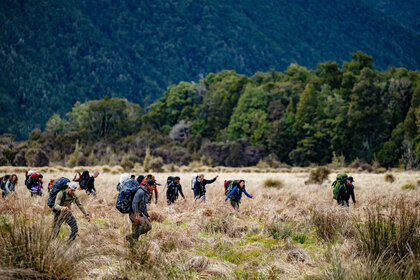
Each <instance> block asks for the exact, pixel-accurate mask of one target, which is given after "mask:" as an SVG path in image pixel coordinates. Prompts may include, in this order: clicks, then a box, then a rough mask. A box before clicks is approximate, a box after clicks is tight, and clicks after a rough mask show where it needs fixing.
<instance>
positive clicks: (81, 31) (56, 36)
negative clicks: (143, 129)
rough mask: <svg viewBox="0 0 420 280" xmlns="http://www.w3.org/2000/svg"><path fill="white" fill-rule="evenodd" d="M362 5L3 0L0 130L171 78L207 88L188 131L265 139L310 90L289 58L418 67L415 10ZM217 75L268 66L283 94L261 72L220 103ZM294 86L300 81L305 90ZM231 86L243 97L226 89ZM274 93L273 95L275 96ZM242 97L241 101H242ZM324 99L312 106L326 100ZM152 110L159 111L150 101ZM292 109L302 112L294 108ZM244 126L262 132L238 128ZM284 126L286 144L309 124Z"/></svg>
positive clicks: (139, 98)
mask: <svg viewBox="0 0 420 280" xmlns="http://www.w3.org/2000/svg"><path fill="white" fill-rule="evenodd" d="M368 2H369V3H368ZM370 2H372V1H368V0H366V2H365V1H362V0H343V1H334V2H332V1H326V0H321V1H320V0H309V1H308V0H305V1H285V0H280V1H270V0H260V1H250V0H241V1H219V2H218V3H217V4H216V3H215V2H214V1H208V0H198V1H197V0H180V1H161V0H153V1H151V0H148V1H131V0H130V1H128V0H116V1H86V0H78V1H74V0H66V1H63V0H55V1H51V0H42V1H33V0H22V1H15V0H3V1H1V2H0V18H1V20H0V25H1V28H0V34H1V35H0V48H1V52H0V67H1V69H0V71H1V75H0V97H1V98H0V105H1V108H2V113H1V114H0V134H2V133H13V134H15V135H16V136H17V139H20V140H22V139H26V138H27V136H28V135H29V133H30V132H31V131H32V130H33V129H34V128H41V129H44V128H45V123H46V121H47V120H48V119H49V118H50V117H51V116H52V115H53V114H54V113H59V114H61V115H64V114H65V113H67V112H70V111H72V107H73V105H74V104H75V103H76V102H77V101H79V102H81V103H85V102H87V101H89V100H95V99H102V98H104V97H105V96H108V97H110V98H112V97H120V98H126V99H127V100H128V101H130V102H133V103H136V104H139V105H140V106H141V107H143V108H146V107H147V106H148V105H150V104H151V103H153V102H154V101H155V100H157V99H158V98H160V97H161V96H162V93H163V92H165V90H166V89H167V88H168V87H169V86H171V85H173V84H178V83H179V82H180V81H198V80H199V79H200V75H202V76H207V78H206V79H205V81H204V83H207V84H204V85H201V86H202V88H203V89H204V88H206V89H207V90H208V91H209V94H211V95H212V96H208V95H203V96H200V98H203V100H201V101H200V102H201V103H199V104H200V106H205V108H204V109H202V108H201V109H200V108H198V105H196V107H194V110H198V111H197V112H201V113H202V114H208V116H209V118H201V121H202V122H203V123H201V124H197V123H195V122H194V123H193V124H192V128H191V129H192V131H194V132H196V133H199V134H200V135H203V137H210V138H211V139H213V140H217V139H222V138H224V137H227V138H228V139H234V138H237V137H239V136H240V137H248V138H249V139H250V141H251V142H252V143H253V144H255V143H260V142H261V141H268V140H267V137H265V136H264V135H263V130H264V129H263V128H264V125H266V123H267V122H269V123H272V122H277V123H279V125H280V126H283V125H284V126H287V124H288V122H293V118H292V117H291V115H290V114H286V115H287V116H288V118H289V119H287V120H284V119H282V116H283V115H284V113H285V112H286V111H287V110H289V111H288V112H292V111H293V110H296V108H295V107H296V106H297V105H298V104H297V102H298V100H297V99H298V98H297V96H298V94H300V93H301V91H302V90H303V89H305V96H306V97H307V98H308V100H307V101H305V102H311V100H312V97H311V96H312V95H313V91H316V92H318V91H319V88H318V85H317V84H314V85H310V86H308V87H306V84H307V82H308V81H306V80H304V77H293V75H289V74H288V73H290V72H292V71H295V70H294V69H293V67H292V68H290V67H289V65H290V64H292V63H297V64H299V65H302V66H305V67H307V68H308V69H318V70H317V71H321V72H322V71H324V72H325V71H327V72H328V71H334V69H333V68H334V66H330V65H328V66H325V67H327V68H328V69H324V70H322V69H319V67H318V68H317V63H318V62H320V61H327V60H333V61H337V62H338V63H339V64H340V65H341V64H342V62H343V61H345V60H348V54H349V53H350V52H352V51H357V50H361V51H363V52H364V53H367V54H369V55H372V56H374V57H375V62H374V66H375V68H376V69H378V70H386V69H387V68H388V67H390V66H394V67H405V68H408V69H411V70H417V69H419V65H420V51H419V46H420V35H419V33H418V28H417V27H418V23H419V19H418V12H416V11H418V7H419V5H418V3H416V1H402V2H403V3H404V4H401V5H399V6H398V7H400V8H399V9H396V10H397V11H398V13H392V11H393V10H394V9H393V8H387V7H389V5H388V6H387V5H379V4H378V5H373V4H371V3H370ZM379 2H381V3H385V4H386V3H391V4H392V3H393V4H395V3H397V1H393V0H387V1H379ZM398 3H399V2H398ZM395 5H396V4H395ZM383 7H385V8H386V9H385V8H383ZM392 7H394V6H392ZM402 11H406V12H404V13H402ZM402 15H403V16H402ZM287 67H289V68H288V69H287V70H286V68H287ZM331 67H333V68H331ZM346 67H347V66H344V68H343V69H345V70H346V69H347V68H346ZM330 68H331V69H330ZM223 69H232V70H234V71H235V72H237V73H241V74H244V75H248V76H250V75H253V74H254V73H256V72H257V71H262V72H267V71H269V70H270V69H277V70H280V71H285V72H284V74H282V75H281V76H282V77H279V78H278V79H279V81H282V86H281V87H282V88H281V89H278V88H277V84H276V83H278V82H279V81H273V85H272V87H273V88H270V87H271V86H269V85H266V84H265V83H263V84H260V83H259V79H260V78H261V77H259V75H260V74H256V76H255V77H253V78H251V81H252V82H251V83H252V85H251V86H250V85H247V83H248V82H247V78H246V77H243V76H240V75H237V76H232V75H231V76H228V77H225V78H223V79H229V80H230V81H231V82H230V83H232V85H233V86H232V87H233V90H232V91H231V93H232V94H233V96H231V97H225V96H224V95H223V93H222V92H220V88H218V89H217V90H219V91H216V90H212V87H214V88H217V84H218V83H219V84H220V83H224V80H223V79H222V78H220V77H218V75H221V74H220V73H219V74H215V76H216V77H213V76H212V75H210V76H208V74H209V73H218V72H220V71H222V70H223ZM299 71H300V70H299ZM352 71H353V70H352ZM352 71H350V72H351V73H352V74H343V77H339V78H338V77H335V76H334V77H332V78H334V79H336V80H335V81H329V82H328V83H327V84H328V86H329V88H326V87H325V88H324V89H323V91H322V92H323V94H326V95H328V92H329V91H332V92H333V91H334V90H336V89H337V87H338V86H340V85H341V84H337V83H339V82H340V83H341V79H342V80H343V82H344V83H349V84H348V85H347V88H348V89H350V88H351V89H352V90H353V88H352V87H351V85H352V83H353V82H357V81H356V80H353V79H354V76H353V75H357V76H358V75H359V74H360V73H357V72H355V73H354V74H353V72H352ZM308 73H309V71H308ZM223 75H224V74H223ZM261 75H262V74H261ZM301 75H303V76H305V75H306V77H307V76H308V75H309V74H307V73H306V72H305V73H303V72H302V73H301ZM320 75H321V76H322V75H324V74H322V73H320ZM325 75H327V76H328V75H329V74H325ZM363 75H365V77H366V78H367V79H374V80H375V79H377V78H378V77H372V73H363ZM263 76H264V75H263ZM212 77H213V78H212ZM329 78H331V77H325V78H322V79H327V80H328V79H329ZM211 79H220V81H217V80H214V81H212V80H211ZM261 79H267V78H261ZM302 85H305V87H304V88H303V89H302ZM191 86H192V85H191V83H187V84H182V85H178V86H175V87H172V88H171V89H170V91H177V90H178V87H182V88H183V89H184V90H185V94H187V95H188V94H189V93H188V92H191V90H189V89H188V87H191ZM194 86H196V85H194ZM204 86H205V87H204ZM236 86H237V87H238V88H240V89H241V91H235V87H236ZM360 86H362V85H360ZM364 86H368V85H364ZM267 87H268V88H267ZM374 87H375V86H374V85H372V86H371V87H370V89H369V90H373V89H374ZM194 90H196V89H194ZM227 90H228V91H229V90H230V89H227ZM276 90H278V91H279V92H281V94H280V93H274V91H276ZM263 92H270V94H269V95H268V96H264V98H263V99H261V100H259V101H260V103H259V104H258V105H257V104H255V106H253V105H251V103H253V98H254V97H252V96H253V95H254V94H255V95H259V96H261V95H262V93H263ZM242 94H244V95H243V96H244V97H242V98H241V99H239V97H240V96H242ZM354 94H360V95H363V89H360V92H359V91H358V92H351V91H350V90H349V91H348V92H343V93H342V96H343V98H344V102H345V104H346V105H348V104H350V108H351V110H350V111H352V112H353V111H354V109H353V108H356V107H355V106H356V105H360V104H356V103H357V101H356V100H352V98H351V95H354ZM278 95H281V97H280V96H278ZM278 97H279V98H280V99H277V98H278ZM306 97H305V98H306ZM194 98H196V97H195V96H194V97H191V96H190V97H189V99H188V100H187V101H186V102H196V100H195V99H194ZM213 98H216V101H212V99H213ZM190 99H191V100H190ZM193 99H194V100H193ZM273 100H275V101H273ZM175 101H176V100H174V102H175ZM171 102H172V101H171ZM217 102H219V103H220V104H223V106H225V107H224V108H228V107H232V106H233V105H236V103H237V102H238V106H239V107H238V109H237V110H235V111H233V112H230V111H229V112H226V110H222V109H220V108H216V107H217V104H219V103H217ZM273 102H275V103H273ZM320 102H321V101H320ZM322 102H324V101H322ZM322 102H321V103H319V104H320V105H324V104H323V103H322ZM337 102H341V101H337ZM267 104H268V106H269V108H278V106H280V107H281V108H283V107H284V111H285V112H283V111H282V110H283V109H279V110H280V111H279V112H275V113H274V112H271V111H270V112H264V110H265V109H264V108H263V107H264V106H265V105H267ZM289 104H293V106H292V105H290V106H289ZM319 104H318V105H319ZM352 104H353V105H352ZM318 105H317V106H315V105H314V107H313V109H314V110H315V111H319V110H320V109H319V106H318ZM299 106H300V105H299ZM299 106H298V107H299ZM234 107H235V106H234ZM154 108H155V109H156V110H160V109H159V106H158V104H156V105H154ZM406 109H407V108H406V107H403V108H401V110H406ZM241 110H251V111H252V112H253V113H255V115H253V117H252V119H249V116H242V115H241V114H240V111H241ZM156 112H159V111H156ZM194 112H195V111H192V112H190V111H185V112H169V113H171V114H175V115H171V118H173V119H172V120H171V121H167V120H165V122H167V123H165V124H166V125H169V126H171V125H173V121H175V120H177V118H179V117H181V118H187V117H188V118H191V117H192V116H193V114H194ZM213 112H217V113H213ZM218 113H220V114H222V115H219V114H218ZM312 113H313V112H312ZM312 113H311V114H312ZM326 113H327V112H326ZM401 113H404V111H402V112H401ZM296 114H297V115H296V116H301V113H299V112H296ZM311 114H309V115H306V114H303V115H302V117H303V118H304V119H305V118H307V117H309V116H310V115H311ZM372 114H373V115H374V112H372ZM231 115H232V119H230V117H231ZM356 115H357V114H356ZM394 117H395V118H396V116H394ZM256 120H258V121H256ZM162 121H163V120H161V119H159V120H156V122H158V123H162ZM250 121H251V122H252V123H253V125H256V126H257V127H258V128H259V130H258V129H257V130H255V131H254V127H253V126H252V125H244V124H245V123H247V122H250ZM254 121H256V122H254ZM297 121H298V122H300V120H299V119H298V120H297ZM213 124H214V126H213ZM242 125H244V126H243V127H242ZM260 125H263V126H260ZM226 127H227V129H226V130H224V128H226ZM222 128H223V129H222ZM288 129H292V131H291V132H292V133H293V135H294V136H295V137H302V135H306V134H310V133H311V131H312V129H313V128H309V127H307V128H304V129H303V128H302V129H303V130H302V129H297V128H290V127H288ZM314 129H315V128H314ZM357 129H361V130H364V128H357ZM221 131H223V132H221ZM273 133H274V132H273ZM279 133H280V132H279ZM281 133H283V132H281ZM386 135H388V134H386ZM337 137H338V136H337ZM381 137H382V136H381ZM384 137H385V138H386V136H384ZM381 139H382V138H381ZM365 140H366V141H368V142H367V143H369V145H371V144H372V143H371V142H372V141H373V140H372V139H365V138H363V139H358V140H357V141H356V142H360V141H362V142H363V141H365ZM302 141H303V142H302ZM312 141H313V139H312V140H310V139H306V138H302V139H301V140H299V141H298V142H299V143H298V142H297V143H298V147H299V150H298V151H296V152H295V153H294V157H295V158H296V157H301V154H302V152H301V151H302V150H301V149H303V147H304V146H305V145H306V146H307V145H312V144H310V143H314V142H312ZM381 141H382V140H381ZM317 144H319V143H317ZM265 145H267V146H270V145H278V144H276V143H272V142H270V143H268V142H267V143H265ZM292 146H293V145H292ZM285 154H286V152H285ZM357 154H358V153H357ZM281 157H282V156H281Z"/></svg>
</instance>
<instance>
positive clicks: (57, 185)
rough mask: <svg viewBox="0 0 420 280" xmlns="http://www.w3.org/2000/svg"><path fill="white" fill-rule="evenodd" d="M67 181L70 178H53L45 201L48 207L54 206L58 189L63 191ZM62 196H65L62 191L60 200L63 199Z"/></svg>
mask: <svg viewBox="0 0 420 280" xmlns="http://www.w3.org/2000/svg"><path fill="white" fill-rule="evenodd" d="M69 182H70V180H69V179H67V178H64V177H61V178H58V179H56V180H54V183H53V184H52V186H51V190H50V195H49V196H48V202H47V205H48V206H49V207H50V208H52V207H53V206H54V204H55V199H56V197H57V194H58V193H59V192H60V191H65V190H66V188H67V184H68V183H69ZM64 198H65V196H64V193H63V200H61V202H63V201H64Z"/></svg>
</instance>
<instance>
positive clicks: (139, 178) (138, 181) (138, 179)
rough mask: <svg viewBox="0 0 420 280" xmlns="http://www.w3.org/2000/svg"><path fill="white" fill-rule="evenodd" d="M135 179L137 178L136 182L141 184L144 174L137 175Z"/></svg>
mask: <svg viewBox="0 0 420 280" xmlns="http://www.w3.org/2000/svg"><path fill="white" fill-rule="evenodd" d="M136 180H137V183H139V185H141V183H142V182H143V180H144V176H143V175H139V176H138V177H137V179H136Z"/></svg>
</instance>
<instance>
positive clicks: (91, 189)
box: [86, 171, 99, 197]
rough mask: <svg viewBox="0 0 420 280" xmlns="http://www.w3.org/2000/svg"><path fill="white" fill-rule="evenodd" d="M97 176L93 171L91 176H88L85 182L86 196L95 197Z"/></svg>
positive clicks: (96, 172)
mask: <svg viewBox="0 0 420 280" xmlns="http://www.w3.org/2000/svg"><path fill="white" fill-rule="evenodd" d="M98 176H99V172H98V171H95V172H93V176H90V177H89V180H88V181H87V186H86V193H87V194H88V195H93V197H96V189H95V178H96V177H98Z"/></svg>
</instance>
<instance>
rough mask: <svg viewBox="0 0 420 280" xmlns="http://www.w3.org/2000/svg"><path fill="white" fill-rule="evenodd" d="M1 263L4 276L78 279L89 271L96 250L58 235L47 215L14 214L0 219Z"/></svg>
mask: <svg viewBox="0 0 420 280" xmlns="http://www.w3.org/2000/svg"><path fill="white" fill-rule="evenodd" d="M0 232H1V235H0V263H1V273H2V275H3V276H4V277H6V278H7V277H9V278H16V279H75V278H80V277H83V275H85V273H86V272H87V266H86V263H87V262H88V261H89V259H90V258H91V257H92V256H93V255H94V253H92V252H89V251H88V250H84V249H82V248H80V246H78V243H77V241H75V242H73V243H70V244H68V243H67V242H66V241H65V240H63V239H62V238H58V237H56V235H55V234H54V233H53V231H52V229H51V224H49V223H47V222H46V220H45V219H38V220H35V221H33V220H30V219H28V218H26V217H25V216H24V215H23V216H19V217H18V216H14V217H12V218H10V219H2V220H0Z"/></svg>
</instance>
